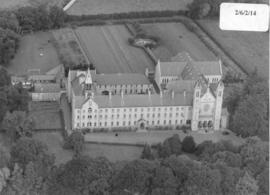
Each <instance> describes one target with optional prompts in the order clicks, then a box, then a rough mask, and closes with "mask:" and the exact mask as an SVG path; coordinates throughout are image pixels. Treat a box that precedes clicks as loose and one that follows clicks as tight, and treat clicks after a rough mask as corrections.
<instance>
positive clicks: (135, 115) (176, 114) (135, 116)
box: [77, 113, 184, 119]
mask: <svg viewBox="0 0 270 195" xmlns="http://www.w3.org/2000/svg"><path fill="white" fill-rule="evenodd" d="M137 116H139V115H137V114H134V118H137ZM140 116H141V118H144V116H145V115H144V114H141V115H140ZM151 116H152V117H161V114H160V113H158V114H154V113H153V114H152V115H151V114H149V113H148V114H146V118H149V117H151ZM163 116H164V117H167V116H169V117H173V114H172V113H170V114H167V113H164V114H163ZM175 116H176V117H179V113H175ZM114 117H116V118H119V117H120V115H119V114H117V115H116V116H115V115H111V118H112V119H113V118H114ZM126 117H129V118H131V117H132V115H131V114H129V115H126V114H124V115H123V118H126ZM181 117H184V113H181ZM85 118H86V116H85V115H83V116H82V119H85ZM87 118H88V119H92V118H95V119H96V118H97V115H94V116H93V117H92V115H88V116H87ZM99 118H100V119H102V118H103V115H99ZM104 118H105V119H107V118H108V115H104ZM77 119H80V115H78V116H77Z"/></svg>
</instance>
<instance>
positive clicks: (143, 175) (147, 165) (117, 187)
mask: <svg viewBox="0 0 270 195" xmlns="http://www.w3.org/2000/svg"><path fill="white" fill-rule="evenodd" d="M157 166H158V163H157V162H155V161H148V160H144V159H139V160H134V161H131V162H129V163H127V164H126V166H125V167H124V168H123V169H121V170H120V171H119V172H118V173H116V174H115V175H114V176H113V178H112V185H111V186H112V193H111V194H115V195H116V194H123V193H124V192H125V191H129V192H131V193H133V194H136V193H137V194H144V193H146V192H148V191H149V190H150V185H151V178H152V176H153V173H154V170H155V168H156V167H157Z"/></svg>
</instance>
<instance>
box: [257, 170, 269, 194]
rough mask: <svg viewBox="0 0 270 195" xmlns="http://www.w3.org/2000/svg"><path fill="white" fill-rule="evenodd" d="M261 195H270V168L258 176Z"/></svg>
mask: <svg viewBox="0 0 270 195" xmlns="http://www.w3.org/2000/svg"><path fill="white" fill-rule="evenodd" d="M257 181H258V186H259V191H258V194H260V195H268V194H269V167H267V168H265V169H264V170H263V171H262V172H261V173H260V174H259V175H258V176H257Z"/></svg>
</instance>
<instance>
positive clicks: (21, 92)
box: [6, 84, 30, 111]
mask: <svg viewBox="0 0 270 195" xmlns="http://www.w3.org/2000/svg"><path fill="white" fill-rule="evenodd" d="M6 93H7V98H8V102H7V103H8V107H9V110H10V111H14V110H21V111H27V110H28V102H29V99H30V97H29V94H28V91H27V90H26V89H24V88H23V87H22V84H17V85H15V86H9V87H7V88H6Z"/></svg>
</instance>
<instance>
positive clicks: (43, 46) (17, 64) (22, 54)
mask: <svg viewBox="0 0 270 195" xmlns="http://www.w3.org/2000/svg"><path fill="white" fill-rule="evenodd" d="M51 41H52V33H51V32H39V33H35V34H31V35H26V36H24V37H22V38H21V42H20V47H19V49H18V51H17V54H16V55H15V58H14V59H13V60H12V61H11V63H10V65H9V66H8V70H9V72H10V73H13V74H18V75H21V74H26V73H27V71H28V70H29V69H40V73H41V74H44V73H45V72H47V71H48V70H50V69H52V68H54V67H55V66H58V65H59V64H60V61H59V58H58V55H57V52H56V50H55V48H54V46H53V44H52V43H51Z"/></svg>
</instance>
